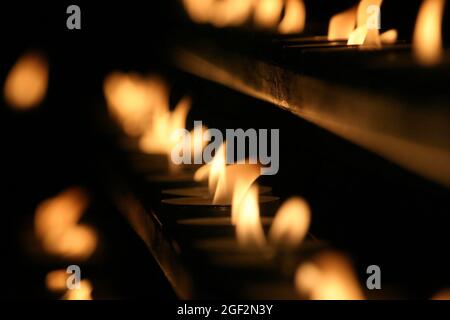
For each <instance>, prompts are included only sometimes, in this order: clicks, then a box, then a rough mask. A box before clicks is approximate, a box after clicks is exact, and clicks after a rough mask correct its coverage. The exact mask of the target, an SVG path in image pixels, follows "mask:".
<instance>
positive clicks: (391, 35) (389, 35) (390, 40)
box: [380, 29, 398, 44]
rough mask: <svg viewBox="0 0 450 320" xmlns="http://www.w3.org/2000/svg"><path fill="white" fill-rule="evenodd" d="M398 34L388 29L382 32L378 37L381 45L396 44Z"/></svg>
mask: <svg viewBox="0 0 450 320" xmlns="http://www.w3.org/2000/svg"><path fill="white" fill-rule="evenodd" d="M397 38H398V32H397V30H395V29H390V30H388V31H385V32H383V33H382V34H381V35H380V40H381V43H382V44H394V43H395V42H397Z"/></svg>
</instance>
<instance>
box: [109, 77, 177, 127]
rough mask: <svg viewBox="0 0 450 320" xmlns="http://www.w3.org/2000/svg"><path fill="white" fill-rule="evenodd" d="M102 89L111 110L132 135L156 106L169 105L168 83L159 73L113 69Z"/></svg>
mask: <svg viewBox="0 0 450 320" xmlns="http://www.w3.org/2000/svg"><path fill="white" fill-rule="evenodd" d="M104 93H105V98H106V101H107V104H108V107H109V110H110V112H111V114H112V115H113V117H114V118H115V119H116V120H117V121H118V122H119V123H120V125H121V126H122V128H123V129H124V130H125V132H126V133H127V134H129V135H131V136H139V135H141V134H142V133H143V132H144V131H145V129H146V128H147V127H148V125H149V123H151V121H152V117H153V113H154V112H155V110H158V109H159V108H168V101H169V93H168V87H167V85H166V83H165V82H164V81H163V80H162V79H160V78H158V77H151V78H143V77H140V76H139V75H137V74H124V73H118V72H115V73H112V74H110V75H109V76H108V77H106V79H105V82H104Z"/></svg>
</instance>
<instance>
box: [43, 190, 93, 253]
mask: <svg viewBox="0 0 450 320" xmlns="http://www.w3.org/2000/svg"><path fill="white" fill-rule="evenodd" d="M87 205H88V197H87V195H86V193H85V192H84V191H83V190H82V189H79V188H71V189H68V190H66V191H64V192H62V193H60V194H59V195H57V196H56V197H54V198H51V199H48V200H46V201H44V202H42V203H41V204H40V205H39V206H38V208H37V209H36V215H35V233H36V237H37V238H38V239H39V240H40V242H41V245H42V248H43V250H45V251H46V252H47V253H49V254H52V255H56V256H61V257H64V258H69V259H77V260H84V259H87V258H88V257H90V256H91V255H92V254H93V252H94V251H95V249H96V247H97V234H96V232H95V231H94V230H93V229H92V228H91V227H89V226H85V225H79V224H78V221H79V219H80V218H81V216H82V215H83V212H84V210H85V209H86V207H87Z"/></svg>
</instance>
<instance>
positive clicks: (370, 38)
mask: <svg viewBox="0 0 450 320" xmlns="http://www.w3.org/2000/svg"><path fill="white" fill-rule="evenodd" d="M382 2H383V1H382V0H361V2H360V3H359V5H358V9H357V13H356V26H357V28H356V29H355V30H354V31H353V32H352V33H351V34H350V36H349V38H348V42H347V44H348V45H365V46H374V47H380V46H381V40H380V31H379V30H378V29H369V28H368V27H367V22H368V19H369V18H370V16H369V13H368V11H367V10H368V8H369V6H373V5H375V6H378V7H380V6H381V3H382Z"/></svg>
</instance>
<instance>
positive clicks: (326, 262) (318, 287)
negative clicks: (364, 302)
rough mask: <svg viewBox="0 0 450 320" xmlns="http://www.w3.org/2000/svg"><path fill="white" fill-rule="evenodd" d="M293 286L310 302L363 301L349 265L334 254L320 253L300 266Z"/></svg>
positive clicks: (343, 258)
mask: <svg viewBox="0 0 450 320" xmlns="http://www.w3.org/2000/svg"><path fill="white" fill-rule="evenodd" d="M295 286H296V288H297V290H298V291H299V293H301V294H302V295H307V296H309V297H310V299H312V300H361V299H364V296H363V293H362V290H361V287H360V285H359V284H358V280H357V278H356V276H355V274H354V273H353V270H352V267H351V264H350V263H349V262H348V260H347V259H346V258H345V257H344V256H342V255H340V254H338V253H334V252H326V253H321V254H319V255H318V256H317V257H316V258H315V259H314V260H313V261H312V262H307V263H304V264H301V265H300V266H299V267H298V269H297V271H296V273H295Z"/></svg>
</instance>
